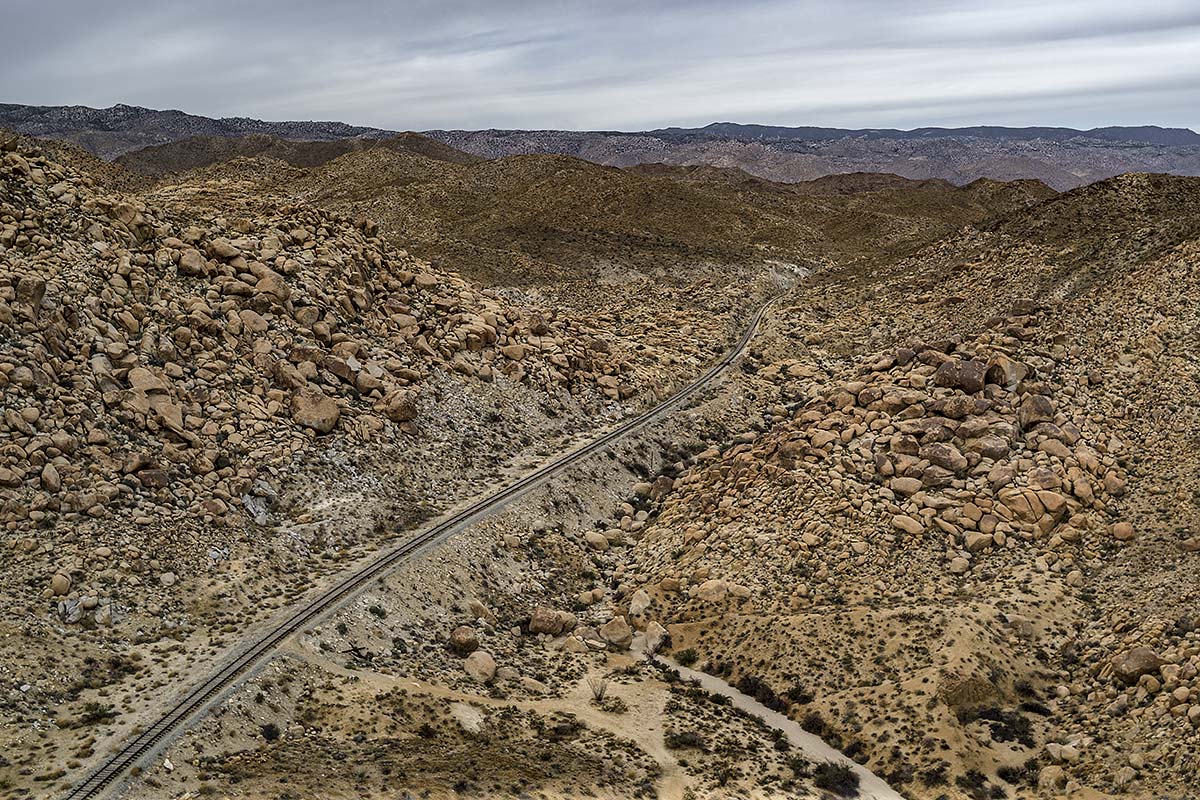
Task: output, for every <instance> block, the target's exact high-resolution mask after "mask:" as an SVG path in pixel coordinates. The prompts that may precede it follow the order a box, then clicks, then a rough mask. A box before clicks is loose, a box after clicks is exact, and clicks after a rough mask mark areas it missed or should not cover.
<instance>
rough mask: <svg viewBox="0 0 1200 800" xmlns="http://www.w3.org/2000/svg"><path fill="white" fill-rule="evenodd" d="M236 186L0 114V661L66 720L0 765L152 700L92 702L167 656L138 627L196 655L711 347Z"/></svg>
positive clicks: (40, 707) (28, 698)
mask: <svg viewBox="0 0 1200 800" xmlns="http://www.w3.org/2000/svg"><path fill="white" fill-rule="evenodd" d="M242 188H243V187H242V186H241V185H239V184H238V183H236V182H232V181H220V180H215V179H214V180H210V181H207V182H205V183H203V184H202V185H194V186H188V187H179V186H173V187H168V188H164V189H160V190H159V191H157V192H156V193H154V194H144V195H136V194H123V193H118V192H113V191H111V190H110V189H108V188H107V187H106V186H105V185H103V183H98V182H97V180H96V179H94V178H93V177H91V176H90V175H89V174H86V173H81V172H79V171H77V170H76V169H74V168H72V167H70V166H68V165H66V164H63V163H61V162H58V161H55V160H53V159H51V158H49V157H48V156H47V154H46V152H45V151H43V150H42V149H41V148H40V146H39V145H37V143H35V142H30V141H29V140H24V139H21V138H18V137H15V136H13V135H11V134H5V135H3V136H0V267H2V269H0V389H2V395H0V397H2V400H0V403H2V421H0V434H2V438H3V447H2V449H0V520H2V522H3V524H4V528H5V531H6V538H5V539H4V541H3V548H4V552H5V554H6V555H5V568H4V570H3V573H2V575H0V595H2V596H3V598H4V607H5V612H4V614H3V615H0V629H2V630H3V631H4V634H5V635H4V644H3V645H2V649H3V652H4V656H3V658H2V659H0V662H2V663H3V665H4V666H3V667H2V668H0V672H2V673H3V675H4V678H5V681H6V684H7V685H10V686H13V687H17V686H24V687H25V688H24V689H22V690H21V691H19V692H18V691H16V690H15V689H14V690H13V692H14V694H11V695H8V694H6V695H5V697H6V700H5V705H4V706H3V711H2V713H3V715H4V718H5V719H6V720H8V721H13V720H15V719H17V718H18V717H20V718H26V719H30V718H36V719H39V720H42V723H41V724H42V725H50V726H51V727H52V728H53V730H54V735H53V736H52V737H51V741H50V742H49V743H48V744H47V747H49V750H48V751H46V752H42V753H36V750H37V749H38V748H40V747H41V746H42V743H41V740H40V738H39V737H38V736H35V735H34V734H31V733H30V731H31V730H33V729H32V728H30V727H28V726H24V725H22V726H15V725H8V724H6V726H5V730H6V731H8V733H6V734H4V743H5V761H4V762H3V764H2V766H3V767H4V768H5V769H4V770H3V771H0V778H3V780H4V785H5V787H6V788H10V787H12V786H14V785H15V784H16V785H22V786H25V785H27V784H28V782H29V781H31V780H33V779H35V778H39V779H40V778H44V775H45V773H46V770H45V769H44V767H45V765H47V764H49V763H60V762H61V761H63V760H64V759H66V753H68V752H69V753H74V754H75V755H74V758H75V759H85V760H86V758H89V757H90V756H91V755H92V751H91V749H90V744H89V742H91V743H94V742H95V741H96V739H95V737H94V736H93V735H92V734H93V733H94V729H93V727H92V726H93V725H95V724H98V723H103V722H104V721H105V720H107V719H109V716H103V715H102V716H100V717H96V718H94V719H93V718H91V717H89V716H88V715H89V714H90V713H91V712H90V711H88V709H90V708H93V707H96V708H100V707H103V708H106V709H108V711H106V712H105V714H109V712H110V711H111V715H110V716H113V717H116V716H120V715H122V714H124V713H126V712H130V713H132V711H133V710H135V709H136V708H138V707H140V706H139V704H141V703H146V702H152V701H153V698H154V696H155V695H153V694H149V695H148V694H145V693H140V692H134V693H132V694H126V695H125V696H126V701H124V702H123V703H118V704H117V707H116V708H113V703H114V700H113V699H108V700H105V699H104V698H106V697H109V698H111V697H112V695H111V694H110V693H125V692H129V691H131V689H132V684H131V683H129V682H128V681H131V680H134V679H133V678H132V677H131V676H133V675H139V676H140V677H138V678H137V680H142V679H145V680H148V681H151V682H154V683H155V685H164V684H163V683H162V682H163V681H166V680H167V677H166V673H165V672H160V671H158V670H157V669H155V668H151V667H149V666H147V665H146V664H145V663H142V664H139V663H136V661H133V660H130V659H136V658H141V657H142V656H141V655H137V656H134V655H132V653H133V650H136V649H137V647H136V645H140V644H147V645H149V646H150V647H151V648H152V649H153V643H154V642H158V641H159V640H161V639H162V638H163V637H172V639H174V640H177V641H178V642H180V643H181V646H182V647H183V648H184V650H186V651H188V652H191V650H190V648H191V647H192V643H195V642H203V641H209V642H210V646H209V648H208V649H207V650H205V651H204V654H201V653H200V652H199V651H197V652H196V653H195V658H196V659H198V661H196V665H195V668H196V669H202V668H203V665H204V664H205V663H207V661H206V659H208V658H210V657H216V656H219V655H220V654H221V653H222V652H223V650H222V643H221V642H220V641H219V639H220V636H221V633H220V632H221V631H225V632H227V633H236V632H239V631H241V630H242V629H243V628H244V627H245V626H246V625H249V624H251V623H253V622H254V621H255V620H258V619H260V618H261V617H262V615H264V614H266V613H269V612H270V611H271V610H272V609H274V608H276V607H278V606H279V605H280V604H282V603H284V602H287V601H288V600H289V599H291V598H294V597H295V596H297V595H298V594H299V593H302V592H303V591H305V590H307V589H308V588H310V587H311V586H312V585H313V584H314V583H315V582H318V581H320V580H321V579H322V577H323V576H324V575H327V574H329V573H333V572H337V571H339V570H341V569H345V567H346V565H347V564H348V563H351V562H352V561H353V560H354V559H356V558H359V557H361V556H362V555H364V554H365V553H366V552H368V551H369V550H370V549H372V548H374V547H378V546H380V545H381V544H383V543H386V542H389V541H395V538H396V537H402V536H404V535H407V532H408V530H409V528H410V526H411V525H412V524H413V523H414V522H416V521H418V520H420V519H423V518H425V517H427V516H428V515H430V514H431V513H436V512H437V511H439V510H440V509H443V508H445V507H447V506H450V505H453V504H454V503H455V502H458V501H459V500H461V499H462V498H464V497H466V496H470V495H473V494H477V493H478V492H479V491H481V490H482V489H483V488H484V487H486V486H488V485H490V484H491V483H492V482H494V480H495V479H496V477H497V476H498V475H500V474H501V473H502V472H503V471H504V470H507V469H510V468H511V466H512V465H513V464H514V463H523V462H524V461H525V460H527V459H529V458H531V457H534V456H535V455H536V454H538V453H544V452H546V451H547V448H554V447H556V446H559V444H558V443H559V442H560V441H562V440H563V439H566V438H569V437H572V436H574V435H576V434H577V433H578V432H580V431H582V430H588V431H590V430H594V429H595V428H596V426H598V425H603V424H605V423H607V422H608V421H611V420H614V419H617V418H619V417H620V416H621V414H622V402H624V403H626V404H628V405H629V406H630V407H636V406H637V405H638V404H640V403H645V402H652V401H653V398H654V397H655V396H656V395H657V394H659V393H661V392H663V391H666V390H668V389H669V388H670V386H671V385H673V384H674V383H676V382H678V381H679V380H682V379H685V378H690V377H691V376H692V375H694V374H695V373H696V372H697V371H698V369H699V368H700V367H701V366H702V365H703V364H704V363H705V362H706V361H707V359H708V358H710V357H711V356H710V353H711V352H712V351H714V350H719V349H721V347H722V346H723V345H724V342H723V341H721V340H719V339H718V340H713V339H710V340H707V341H705V342H703V343H702V344H701V343H698V342H697V341H696V340H695V338H694V337H691V336H687V337H680V336H678V335H675V336H673V337H664V338H662V339H661V340H655V343H656V346H655V347H653V348H650V347H647V346H646V341H645V340H643V341H642V342H635V341H623V340H618V339H616V338H615V337H613V335H612V334H611V333H610V332H608V331H605V330H603V329H600V328H597V327H594V326H593V325H592V324H589V323H586V322H584V321H581V320H579V319H577V318H574V317H571V316H569V315H567V314H564V313H561V312H560V311H557V310H555V309H553V308H545V307H540V306H536V305H533V304H530V303H529V302H528V301H527V300H525V299H523V298H518V297H511V296H507V295H504V294H501V293H497V292H494V291H488V290H481V289H479V288H478V287H476V286H474V285H472V284H470V283H468V282H466V281H465V280H463V279H462V278H460V277H458V276H457V275H455V274H453V273H447V272H441V271H435V270H433V269H431V268H430V267H429V265H428V264H426V263H424V262H422V261H420V260H418V259H416V258H415V257H413V256H410V255H409V254H407V253H406V252H404V251H402V250H399V249H396V248H394V247H392V246H390V245H388V244H387V243H385V242H384V241H383V240H381V239H380V238H379V237H378V235H377V230H376V227H375V225H374V223H371V222H369V221H367V220H366V219H361V218H360V219H357V220H354V219H352V218H348V217H343V216H339V215H336V214H333V213H330V212H328V211H324V210H321V209H318V208H314V207H311V206H304V205H297V204H295V203H292V202H288V201H283V200H280V199H278V198H274V197H271V196H269V195H265V194H262V193H261V192H258V191H255V192H252V193H243V192H242ZM232 212H236V213H232ZM674 327H678V326H674ZM701 330H703V329H701ZM704 332H705V333H706V334H712V335H714V336H719V335H720V333H719V332H718V331H708V330H705V331H704ZM671 341H680V342H684V346H683V349H681V350H679V351H671V350H670V345H669V342H671ZM214 637H215V639H214ZM234 641H236V637H235V640H234ZM131 642H132V643H134V644H133V645H131V644H130V643H131ZM131 647H132V648H133V649H131ZM180 652H183V650H181V651H180ZM164 657H165V656H164ZM97 692H100V694H99V696H98V695H97V694H96V693H97ZM79 720H84V721H82V722H80V721H79ZM89 736H90V737H91V738H90V739H89V738H88V737H89ZM81 743H82V744H81ZM56 748H65V749H64V750H61V751H57V752H60V753H61V754H62V758H57V757H52V756H51V753H52V752H56ZM9 767H11V768H12V769H11V770H9V769H8V768H9ZM50 780H53V778H51V779H50ZM14 781H15V784H14Z"/></svg>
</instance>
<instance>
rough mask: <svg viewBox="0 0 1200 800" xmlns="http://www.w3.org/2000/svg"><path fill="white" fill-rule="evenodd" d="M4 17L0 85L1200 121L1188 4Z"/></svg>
mask: <svg viewBox="0 0 1200 800" xmlns="http://www.w3.org/2000/svg"><path fill="white" fill-rule="evenodd" d="M0 19H4V20H6V22H11V23H12V24H13V27H14V28H17V27H19V29H20V30H19V33H16V35H13V34H12V32H10V34H9V35H8V36H6V37H5V38H6V41H5V45H4V47H3V48H0V101H4V102H23V103H34V104H73V103H79V104H85V105H92V106H107V105H111V104H113V103H118V102H124V103H132V104H137V105H145V106H150V107H155V108H180V109H183V110H186V111H190V112H193V113H199V114H206V115H210V116H233V115H240V116H255V117H264V118H269V119H284V118H287V119H341V120H344V121H347V122H352V123H357V124H363V125H375V126H379V127H388V128H412V129H418V130H419V129H425V128H434V127H442V128H453V127H464V128H480V127H521V128H541V127H547V128H604V129H640V128H649V127H658V126H663V125H697V124H704V123H707V122H711V121H713V120H718V119H720V120H735V121H742V122H760V123H773V124H809V125H846V126H855V127H860V126H861V127H913V126H919V125H966V124H988V123H991V124H1055V125H1071V126H1075V127H1091V126H1094V125H1109V124H1142V123H1151V124H1160V125H1178V126H1189V127H1197V126H1200V110H1198V109H1200V88H1198V87H1200V7H1198V6H1197V4H1196V3H1195V2H1194V0H1154V1H1153V2H1149V3H1130V2H1129V0H1036V1H1035V0H954V1H953V2H950V1H948V0H840V1H839V0H824V1H822V2H818V1H817V0H793V1H792V2H782V1H781V0H743V2H740V3H728V2H716V0H689V1H688V2H684V1H683V0H662V1H660V2H655V3H648V2H644V1H643V2H631V1H630V0H613V1H611V2H605V3H596V2H580V1H579V0H558V1H557V2H542V1H541V0H492V1H491V2H486V1H485V0H464V1H463V2H454V3H450V2H432V1H431V0H408V1H407V2H388V1H387V0H343V1H342V2H338V3H332V2H328V0H319V1H318V0H290V1H289V2H280V1H279V0H265V1H263V2H253V0H251V1H249V2H247V0H239V1H238V2H233V0H208V1H206V2H203V3H196V2H188V3H183V2H171V1H170V0H165V1H162V2H134V1H133V0H105V2H102V3H96V2H88V1H86V0H44V1H43V2H40V3H36V4H30V3H27V2H24V0H0ZM14 21H15V22H14Z"/></svg>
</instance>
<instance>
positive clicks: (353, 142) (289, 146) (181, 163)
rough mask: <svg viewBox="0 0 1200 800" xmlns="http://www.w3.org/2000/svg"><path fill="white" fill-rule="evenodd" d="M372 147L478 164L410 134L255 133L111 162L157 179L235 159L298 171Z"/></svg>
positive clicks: (187, 142) (196, 140)
mask: <svg viewBox="0 0 1200 800" xmlns="http://www.w3.org/2000/svg"><path fill="white" fill-rule="evenodd" d="M376 147H380V148H384V149H386V150H394V151H396V152H401V153H412V154H415V155H420V156H423V157H425V158H429V159H432V160H435V161H447V162H450V163H457V164H470V163H473V162H475V161H479V160H481V159H480V158H479V157H478V156H472V155H468V154H467V153H464V152H462V151H461V150H455V149H454V148H453V147H450V146H448V145H445V144H442V143H441V142H439V141H437V140H435V139H430V138H429V137H428V136H422V135H421V134H419V133H412V132H406V133H401V134H399V135H397V136H393V137H390V138H387V139H364V138H353V139H335V140H332V141H317V142H301V141H294V140H291V139H282V138H280V137H278V136H272V135H270V134H265V133H255V134H250V135H247V136H238V137H225V136H193V137H190V138H187V139H181V140H179V141H175V142H168V143H166V144H161V145H154V146H151V147H145V148H142V149H141V150H135V151H134V152H132V153H126V154H124V155H122V156H119V157H118V158H117V159H116V163H117V164H120V165H121V166H123V167H125V168H126V169H128V170H130V171H131V172H135V173H137V174H140V175H148V176H152V177H159V176H162V175H166V174H168V173H172V172H186V171H188V170H192V169H198V168H200V167H206V166H209V165H210V164H217V163H221V162H223V161H230V160H232V159H234V158H239V157H263V158H274V159H278V160H280V161H284V162H286V163H288V164H291V165H293V166H297V167H315V166H319V165H321V164H324V163H326V162H327V161H331V160H333V159H335V158H337V157H339V156H343V155H345V154H346V153H355V152H362V151H364V150H371V149H373V148H376Z"/></svg>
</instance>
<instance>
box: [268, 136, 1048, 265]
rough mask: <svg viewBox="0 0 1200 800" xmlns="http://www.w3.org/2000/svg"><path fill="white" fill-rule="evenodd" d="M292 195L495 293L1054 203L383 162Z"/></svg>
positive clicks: (333, 172)
mask: <svg viewBox="0 0 1200 800" xmlns="http://www.w3.org/2000/svg"><path fill="white" fill-rule="evenodd" d="M838 180H839V179H828V180H827V181H826V184H827V185H832V184H835V183H837V182H838ZM289 181H293V191H297V192H299V193H301V194H302V195H303V196H305V197H309V198H311V199H313V200H314V201H316V202H318V203H322V204H328V205H330V206H331V207H334V208H338V209H340V210H342V211H344V212H346V213H351V212H353V213H366V214H367V215H369V216H371V217H372V218H373V219H378V220H380V223H381V225H382V226H383V229H384V230H385V231H386V232H389V233H395V234H396V235H397V236H400V237H402V238H403V239H404V240H405V241H406V242H407V243H408V246H410V247H414V248H416V252H418V253H420V254H421V255H422V256H424V257H428V258H430V259H432V260H434V261H436V262H438V263H444V264H445V265H446V266H447V267H449V266H450V265H454V267H455V268H457V269H461V270H462V271H464V272H465V273H467V274H471V275H472V276H474V277H476V278H477V279H479V280H482V281H484V282H502V283H504V282H508V283H529V282H537V281H544V280H547V279H549V278H551V277H553V278H555V279H567V280H571V279H581V278H588V279H591V278H594V277H595V276H596V275H598V274H600V273H601V272H603V271H605V270H606V269H608V268H609V267H610V266H611V265H619V266H620V268H621V269H629V268H633V269H635V270H639V271H642V272H645V273H647V274H655V275H658V276H660V277H661V278H663V279H666V280H668V281H671V280H674V281H676V282H678V281H680V280H688V279H690V278H691V277H694V276H695V275H697V274H711V273H712V272H713V271H714V270H715V271H716V273H717V274H718V275H719V274H728V271H729V270H730V269H731V268H732V269H735V270H740V269H743V268H746V267H751V266H753V265H762V264H763V263H765V262H768V261H772V260H775V261H782V262H785V263H792V264H801V265H809V266H811V265H816V264H822V263H830V262H833V261H844V260H852V259H856V258H861V257H863V256H865V255H867V254H869V253H875V252H878V251H879V250H880V249H881V248H882V249H884V250H886V251H888V252H899V251H903V250H904V249H905V248H913V247H916V246H919V245H920V244H923V243H925V242H927V241H930V240H932V239H934V238H936V237H938V236H941V235H945V234H946V233H948V232H949V231H951V230H954V229H955V228H957V227H959V226H961V225H964V224H968V223H972V222H976V221H980V220H983V219H986V218H988V217H990V216H992V215H995V214H997V213H1003V212H1006V211H1008V210H1011V209H1012V208H1014V207H1017V206H1020V205H1023V204H1028V203H1031V202H1035V201H1037V200H1041V199H1044V198H1046V197H1049V196H1052V195H1053V192H1052V191H1051V190H1049V189H1047V188H1046V187H1044V186H1040V185H1035V184H1020V185H1017V186H1013V187H1006V188H998V187H1003V186H1004V185H1003V184H995V183H991V184H987V185H984V184H979V185H972V186H969V187H955V186H953V185H951V184H949V183H946V182H944V181H929V182H911V181H904V180H903V179H896V181H892V180H887V181H885V182H883V183H882V184H881V186H882V188H878V189H876V188H875V186H876V184H875V183H870V184H866V183H861V182H860V183H861V185H860V186H858V187H857V188H856V189H855V190H854V191H846V190H841V191H837V192H826V191H823V190H818V191H816V192H810V191H808V188H809V187H807V186H806V185H804V184H799V185H785V184H776V183H772V182H770V181H764V180H762V179H760V178H755V177H753V176H750V175H748V174H746V173H744V172H741V171H739V170H720V169H715V168H710V167H682V168H681V167H668V166H662V165H659V166H654V167H637V168H633V169H629V170H622V169H615V168H606V167H601V166H598V165H595V164H592V163H590V162H586V161H582V160H579V159H574V158H569V157H565V156H515V157H511V158H504V159H497V160H495V161H488V162H481V163H477V164H466V165H457V164H455V165H450V164H444V165H433V164H430V163H429V162H428V160H424V159H420V158H413V157H411V156H409V155H408V154H402V153H401V154H393V153H386V152H367V153H353V154H349V155H347V156H345V157H342V158H339V159H336V160H334V161H331V162H329V163H328V164H325V165H323V166H321V167H319V168H317V169H315V170H312V171H311V172H310V173H309V174H308V175H307V176H306V177H305V178H304V179H303V180H301V181H299V182H298V183H296V182H294V178H289ZM888 187H891V188H888ZM514 258H515V260H514Z"/></svg>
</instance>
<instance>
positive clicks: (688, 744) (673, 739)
mask: <svg viewBox="0 0 1200 800" xmlns="http://www.w3.org/2000/svg"><path fill="white" fill-rule="evenodd" d="M663 744H665V745H666V746H667V748H668V749H670V750H686V749H688V748H694V749H696V750H703V749H704V748H705V747H706V745H707V742H705V740H704V737H703V736H701V735H700V734H699V733H696V732H695V731H667V732H666V733H665V734H663Z"/></svg>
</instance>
